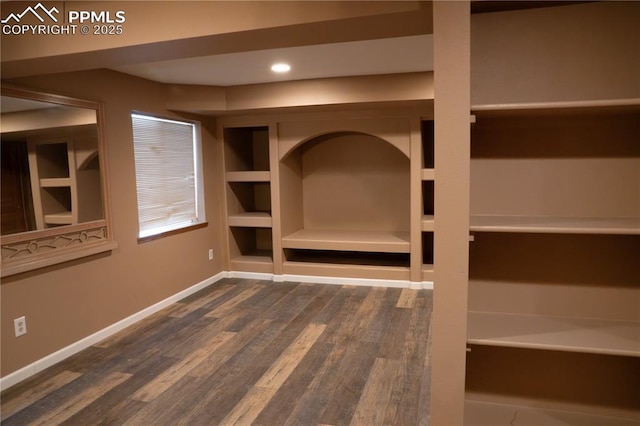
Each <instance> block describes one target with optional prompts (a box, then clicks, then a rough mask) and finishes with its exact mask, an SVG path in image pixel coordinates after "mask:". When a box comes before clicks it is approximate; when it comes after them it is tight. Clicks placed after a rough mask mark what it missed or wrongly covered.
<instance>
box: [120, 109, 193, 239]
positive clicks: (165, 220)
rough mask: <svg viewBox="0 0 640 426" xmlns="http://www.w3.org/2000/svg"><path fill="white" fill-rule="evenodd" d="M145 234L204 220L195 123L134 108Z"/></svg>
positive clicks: (142, 230)
mask: <svg viewBox="0 0 640 426" xmlns="http://www.w3.org/2000/svg"><path fill="white" fill-rule="evenodd" d="M131 120H132V124H133V145H134V151H135V166H136V188H137V193H138V221H139V234H138V236H139V237H140V238H142V237H148V236H150V235H156V234H160V233H163V232H168V231H172V230H175V229H179V228H183V227H187V226H190V225H193V224H196V223H198V222H202V221H204V217H203V216H204V209H203V208H202V206H201V205H199V204H201V200H202V198H203V197H202V194H201V188H200V187H201V178H199V176H201V174H200V172H199V170H198V169H199V164H200V161H199V156H200V154H199V153H200V143H199V142H200V141H199V132H198V129H197V127H196V125H195V124H194V123H191V122H183V121H175V120H168V119H163V118H156V117H151V116H147V115H141V114H131Z"/></svg>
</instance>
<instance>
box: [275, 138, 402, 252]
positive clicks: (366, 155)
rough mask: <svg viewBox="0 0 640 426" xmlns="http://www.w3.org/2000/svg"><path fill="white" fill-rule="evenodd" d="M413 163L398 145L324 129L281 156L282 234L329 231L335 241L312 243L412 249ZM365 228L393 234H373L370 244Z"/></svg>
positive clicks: (362, 248)
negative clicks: (410, 233)
mask: <svg viewBox="0 0 640 426" xmlns="http://www.w3.org/2000/svg"><path fill="white" fill-rule="evenodd" d="M409 163H410V161H409V158H408V157H407V156H406V155H405V154H404V153H403V152H402V151H400V150H399V149H398V148H397V147H396V146H394V145H392V144H391V143H389V142H387V141H385V140H384V139H381V138H379V137H377V136H373V135H371V134H367V133H361V132H333V133H327V134H322V135H319V136H316V137H314V138H311V139H308V140H307V141H306V142H304V143H302V144H300V145H298V146H297V147H296V148H295V149H294V150H292V151H291V152H290V153H289V154H288V155H287V156H286V157H284V158H283V159H282V160H281V162H280V183H281V186H280V194H281V206H282V209H281V212H282V235H283V237H284V239H285V240H287V237H288V236H292V235H293V234H299V231H301V230H302V231H308V232H309V234H308V235H310V236H311V235H313V233H314V232H316V231H330V232H329V233H326V232H325V233H322V232H321V234H322V235H329V234H330V233H331V232H333V234H331V235H334V236H335V235H338V237H335V238H334V239H335V240H336V241H335V242H334V243H327V245H322V244H317V245H315V246H314V244H313V243H312V244H311V246H310V247H308V248H318V249H328V250H333V249H335V250H354V251H370V252H373V251H379V252H396V253H399V252H405V253H408V252H409V243H408V232H409V209H410V194H409V192H410V191H409V190H410V183H409V174H410V167H409ZM367 233H373V234H375V235H378V236H380V237H382V240H384V239H385V236H387V237H389V241H388V242H389V245H385V243H384V241H382V240H380V239H379V238H378V237H375V236H374V237H372V239H371V240H370V242H369V244H367V242H366V241H365V240H367V236H366V235H367ZM339 235H344V239H345V241H346V244H341V243H340V241H339V240H341V237H339ZM310 238H312V237H310ZM318 238H319V239H322V238H321V237H318ZM363 239H364V240H363ZM349 241H350V242H352V243H353V244H351V245H350V244H348V242H349ZM286 242H287V243H290V244H285V245H284V246H287V245H304V243H300V244H297V243H293V242H291V241H289V240H287V241H286ZM302 248H305V247H302Z"/></svg>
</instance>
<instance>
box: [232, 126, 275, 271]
mask: <svg viewBox="0 0 640 426" xmlns="http://www.w3.org/2000/svg"><path fill="white" fill-rule="evenodd" d="M223 139H224V152H225V170H226V173H225V177H226V202H227V225H228V227H229V261H230V267H231V268H232V270H237V271H244V272H266V273H273V237H272V232H271V228H272V218H271V211H272V209H271V173H270V166H269V127H268V126H255V127H226V128H224V131H223Z"/></svg>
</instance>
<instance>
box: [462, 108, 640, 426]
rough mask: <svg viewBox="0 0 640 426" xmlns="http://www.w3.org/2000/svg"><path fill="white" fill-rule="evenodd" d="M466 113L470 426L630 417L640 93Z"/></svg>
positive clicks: (639, 293) (639, 277)
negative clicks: (515, 419) (506, 419)
mask: <svg viewBox="0 0 640 426" xmlns="http://www.w3.org/2000/svg"><path fill="white" fill-rule="evenodd" d="M473 113H474V115H475V116H476V122H475V124H473V126H472V141H473V143H472V149H471V153H472V158H471V221H470V222H471V231H472V232H473V233H474V234H475V235H474V242H473V243H471V249H470V281H469V315H468V343H469V344H470V345H471V346H470V347H471V352H470V353H469V355H468V357H467V362H468V364H467V366H468V376H467V400H468V404H467V406H468V411H467V418H468V420H469V423H470V424H474V423H473V422H474V421H475V420H477V419H485V420H484V421H487V420H486V419H490V418H492V416H497V417H496V418H500V417H501V416H508V415H509V413H514V412H515V411H519V410H524V411H523V413H525V414H523V415H524V416H525V418H527V419H529V420H531V419H536V421H542V419H544V418H545V416H550V415H552V414H550V413H553V411H554V410H561V411H566V412H567V413H568V414H564V415H565V416H568V417H567V419H568V420H566V421H567V422H569V423H568V424H587V423H588V422H592V423H593V422H596V423H597V422H599V421H600V422H602V423H601V424H630V422H631V421H632V420H633V419H636V420H637V418H638V417H637V415H638V410H639V409H640V407H638V405H637V400H635V401H634V400H633V398H630V395H633V394H634V393H637V372H638V368H639V367H640V310H638V306H640V305H639V303H640V267H638V253H640V144H638V141H639V140H640V99H621V100H610V101H609V100H598V101H581V102H557V103H547V104H513V105H504V104H502V105H499V106H491V105H479V106H476V107H474V108H473ZM514 357H517V360H518V361H517V363H518V365H519V367H518V368H516V367H515V365H513V366H511V364H512V363H514V362H516V361H515V359H516V358H514ZM498 364H499V365H501V366H503V367H504V368H500V369H497V370H496V369H495V368H492V367H491V365H498ZM542 364H544V367H543V366H542ZM505 366H506V367H505ZM577 366H582V367H577ZM584 366H589V368H588V369H586V368H583V367H584ZM558 371H562V374H561V376H562V377H559V376H558V374H559V373H556V372H558ZM585 375H587V376H589V377H590V380H589V381H588V383H587V382H585V378H584V376H585ZM632 377H634V378H632ZM516 382H518V384H516ZM560 382H562V383H563V384H562V386H560ZM525 383H528V385H525ZM612 383H615V386H612ZM538 401H545V402H544V403H543V402H538ZM523 407H525V408H523ZM616 422H617V423H616Z"/></svg>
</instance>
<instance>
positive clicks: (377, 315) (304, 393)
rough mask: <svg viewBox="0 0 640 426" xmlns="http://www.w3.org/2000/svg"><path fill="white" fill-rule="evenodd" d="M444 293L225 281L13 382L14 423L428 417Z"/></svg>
mask: <svg viewBox="0 0 640 426" xmlns="http://www.w3.org/2000/svg"><path fill="white" fill-rule="evenodd" d="M431 297H432V293H431V291H427V290H420V291H417V290H409V289H396V288H374V287H353V286H334V285H320V284H299V283H273V282H269V281H257V280H238V279H225V280H222V281H219V282H217V283H216V284H214V285H212V286H210V287H208V288H206V289H205V290H203V291H201V292H199V293H197V294H194V295H192V296H189V297H188V298H186V299H184V300H182V301H180V302H178V303H176V304H174V305H172V306H170V307H168V308H166V309H164V310H163V311H161V312H158V313H156V314H154V315H152V316H150V317H148V318H145V319H144V320H142V321H140V322H138V323H136V324H134V325H133V326H131V327H129V328H128V329H126V330H124V331H122V332H120V333H118V334H116V335H114V336H112V337H110V338H108V339H106V340H104V341H102V342H100V343H98V344H96V345H94V346H92V347H90V348H87V349H86V350H84V351H82V352H80V353H78V354H76V355H75V356H73V357H71V358H69V359H67V360H65V361H63V362H61V363H59V364H57V365H55V366H53V367H51V368H49V369H47V370H45V371H43V372H41V373H39V374H38V375H36V376H34V377H32V378H30V379H28V380H26V381H24V382H22V383H20V384H18V385H16V386H14V387H12V388H10V389H8V390H6V391H5V392H3V393H2V395H1V406H0V408H1V411H0V413H1V415H2V425H6V426H11V425H57V424H66V425H97V424H100V425H218V424H220V425H251V424H253V425H335V426H338V425H366V426H373V425H402V426H405V425H406V426H412V425H427V424H428V410H429V401H430V395H429V387H430V386H429V380H430V357H429V347H430V338H429V336H430V320H431V305H432V300H431Z"/></svg>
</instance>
